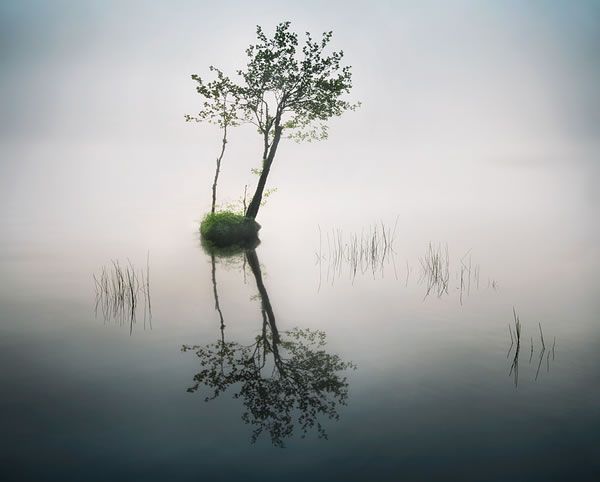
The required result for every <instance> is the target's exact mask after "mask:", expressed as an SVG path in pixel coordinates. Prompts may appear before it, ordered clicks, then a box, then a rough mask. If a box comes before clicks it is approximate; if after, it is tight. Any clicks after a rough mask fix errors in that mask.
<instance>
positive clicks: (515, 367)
mask: <svg viewBox="0 0 600 482" xmlns="http://www.w3.org/2000/svg"><path fill="white" fill-rule="evenodd" d="M513 322H514V329H513V328H512V327H511V324H510V323H509V325H508V332H509V334H510V347H509V348H508V353H507V354H506V358H510V356H511V353H512V351H513V348H514V347H515V344H516V349H515V352H514V355H513V357H512V362H511V365H510V371H509V373H508V376H510V377H513V378H514V383H515V387H517V386H518V385H519V354H520V351H521V331H522V325H521V320H520V318H519V316H518V315H517V312H516V310H515V308H514V307H513ZM538 327H539V330H540V350H539V360H538V364H537V370H536V372H535V380H536V381H537V379H538V377H539V375H540V369H541V367H542V361H543V359H544V355H546V371H547V372H548V373H549V372H550V356H551V355H552V361H554V350H555V348H556V337H554V340H553V343H552V347H551V348H548V350H546V342H545V340H544V332H543V330H542V324H541V323H538ZM533 354H534V343H533V336H532V337H531V350H530V352H529V364H531V362H532V360H533Z"/></svg>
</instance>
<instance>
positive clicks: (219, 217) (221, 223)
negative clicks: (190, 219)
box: [200, 211, 260, 247]
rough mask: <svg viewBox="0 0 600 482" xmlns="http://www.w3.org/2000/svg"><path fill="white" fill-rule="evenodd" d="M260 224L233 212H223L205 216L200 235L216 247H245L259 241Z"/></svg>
mask: <svg viewBox="0 0 600 482" xmlns="http://www.w3.org/2000/svg"><path fill="white" fill-rule="evenodd" d="M259 229H260V224H258V223H257V222H256V221H255V220H254V219H251V218H247V217H245V216H242V215H240V214H235V213H232V212H231V211H222V212H218V213H214V214H210V213H209V214H207V215H206V216H204V219H203V220H202V223H201V224H200V233H201V234H202V237H203V238H204V240H206V241H209V242H210V243H212V244H213V245H215V246H218V247H223V246H233V245H243V244H247V243H252V242H255V241H256V240H257V239H258V230H259Z"/></svg>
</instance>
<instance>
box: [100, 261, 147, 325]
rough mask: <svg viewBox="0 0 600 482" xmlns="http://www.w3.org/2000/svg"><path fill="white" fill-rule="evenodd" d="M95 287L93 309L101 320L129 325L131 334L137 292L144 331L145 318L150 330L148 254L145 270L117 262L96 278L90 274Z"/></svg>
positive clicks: (128, 263)
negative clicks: (142, 308)
mask: <svg viewBox="0 0 600 482" xmlns="http://www.w3.org/2000/svg"><path fill="white" fill-rule="evenodd" d="M93 278H94V284H95V288H96V307H95V312H96V314H98V309H100V311H101V313H102V316H103V318H104V321H108V320H111V319H112V320H115V321H117V322H119V323H120V324H121V325H125V324H128V325H129V333H130V334H131V333H132V331H133V325H134V324H135V323H136V319H137V310H138V308H139V296H140V293H141V295H142V298H143V307H144V329H145V328H146V319H147V320H148V323H149V326H150V328H152V303H151V299H150V253H148V256H147V258H146V269H145V270H144V269H139V270H138V269H136V268H135V267H134V266H133V264H132V263H131V261H129V260H127V264H124V265H121V263H120V262H119V261H118V260H114V261H111V264H110V265H108V267H106V266H104V267H103V268H102V271H101V273H100V275H99V276H96V275H95V274H94V275H93Z"/></svg>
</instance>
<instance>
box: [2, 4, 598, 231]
mask: <svg viewBox="0 0 600 482" xmlns="http://www.w3.org/2000/svg"><path fill="white" fill-rule="evenodd" d="M283 20H290V21H291V22H292V29H293V30H295V31H297V32H299V33H302V32H304V31H310V32H312V33H313V34H319V33H320V32H322V31H325V30H333V32H334V38H333V41H332V44H331V45H332V47H333V48H335V49H342V50H344V52H345V58H346V61H347V63H348V64H350V65H352V66H353V72H354V93H353V96H352V99H356V100H360V101H361V102H362V104H363V106H362V108H361V109H360V110H358V111H357V112H355V113H348V114H346V115H344V116H343V117H342V118H340V119H336V120H335V121H333V122H332V123H331V126H332V128H331V133H330V139H329V140H328V141H327V142H325V143H319V144H311V145H301V146H297V145H295V144H292V143H290V144H286V145H284V146H282V147H281V148H280V151H279V153H278V156H277V158H276V163H275V164H274V172H273V177H274V182H275V184H276V185H277V186H278V187H279V188H280V190H281V191H282V192H284V193H286V192H287V193H288V194H291V193H297V194H298V193H301V192H302V190H303V189H305V186H307V185H308V184H310V183H313V182H314V183H316V187H315V188H314V189H316V190H317V191H319V190H325V189H326V186H331V185H332V184H333V185H334V184H335V182H338V183H339V186H337V187H338V188H339V189H340V190H341V191H340V196H342V197H344V196H347V195H348V193H350V192H356V190H357V189H363V186H365V180H366V179H368V182H369V183H370V185H372V186H378V185H384V184H385V183H386V182H389V179H390V178H394V179H396V180H397V183H398V187H400V188H404V189H405V192H407V193H411V192H412V193H413V194H414V195H415V196H417V191H420V188H419V189H417V188H415V187H414V180H411V179H410V176H411V175H414V176H415V177H414V179H418V180H419V182H421V181H422V182H424V183H426V182H427V179H426V177H427V172H431V169H432V167H434V168H435V169H434V170H437V172H438V173H440V174H439V175H438V176H437V177H435V176H434V178H433V180H432V182H433V185H434V186H435V190H434V191H435V193H437V194H435V193H434V194H433V196H434V197H435V196H436V195H439V196H440V199H442V198H444V199H446V198H448V197H449V196H452V192H456V189H454V190H447V191H446V190H445V189H446V188H445V187H444V186H446V185H447V183H448V182H450V184H452V182H456V183H457V184H456V185H458V186H459V187H460V186H461V182H462V181H461V179H463V178H464V175H465V173H469V172H476V171H472V166H478V165H479V164H481V163H486V162H496V163H500V164H503V165H508V166H513V167H515V169H516V168H519V167H524V166H528V167H532V166H533V167H535V166H540V165H542V166H543V165H546V164H552V165H559V166H561V168H560V169H561V170H560V173H559V174H557V175H556V176H557V177H556V178H555V179H554V181H553V182H554V183H555V184H557V185H558V183H560V182H562V180H566V181H567V184H568V186H569V187H568V191H567V192H565V193H564V194H565V195H567V196H571V195H572V196H573V199H574V200H573V202H574V203H575V204H573V206H575V207H577V209H579V208H581V209H582V210H583V211H582V212H583V214H582V215H581V216H582V218H581V222H588V221H589V220H591V219H592V218H593V214H594V213H595V212H596V211H597V203H598V196H597V195H596V191H597V189H596V181H598V177H599V176H598V172H599V170H598V164H599V159H598V152H599V149H598V147H599V142H598V139H599V133H600V89H598V85H600V56H599V55H598V52H599V51H600V3H598V2H594V1H573V2H566V1H437V2H435V1H369V2H358V1H343V2H342V1H331V2H317V1H314V2H311V1H309V2H292V1H280V0H279V1H273V2H268V1H256V2H242V1H238V2H236V1H231V2H227V1H223V2H203V1H189V2H188V1H168V2H167V1H164V2H159V1H151V2H149V1H104V0H103V1H86V2H79V1H39V2H32V1H14V2H9V1H5V2H3V3H2V5H0V22H1V28H0V36H1V41H0V49H1V50H0V64H1V66H2V80H1V89H0V99H1V105H2V107H3V110H4V115H3V116H2V118H1V120H0V155H1V156H2V158H1V164H0V179H1V180H0V188H1V194H0V203H1V205H2V208H1V210H0V213H2V214H3V216H4V217H6V216H8V217H11V216H12V217H13V218H17V217H19V218H20V217H23V216H29V217H31V218H34V219H36V220H37V221H40V222H42V219H41V218H44V217H47V215H49V214H50V213H51V214H52V217H54V218H55V219H54V222H58V220H59V218H60V213H65V212H66V211H65V210H73V209H74V210H75V211H73V212H70V211H69V213H67V214H64V216H65V218H69V219H70V218H71V217H72V216H76V215H80V214H81V215H83V213H84V212H85V211H86V209H87V210H89V209H93V210H94V209H95V210H97V209H98V205H100V204H103V203H104V202H105V198H106V189H117V190H119V193H120V194H119V196H125V197H124V198H123V199H134V198H135V199H144V198H145V197H151V196H158V197H160V196H171V195H172V193H176V194H175V195H176V196H181V197H182V198H185V200H186V202H190V203H191V202H196V203H199V204H201V207H205V206H206V204H207V202H208V196H207V195H206V193H207V192H208V190H209V188H210V182H206V178H207V177H208V176H210V175H211V173H212V169H213V163H214V157H215V155H216V150H217V149H218V145H219V133H218V131H217V130H216V128H215V127H212V126H208V125H206V126H205V125H190V124H186V123H185V122H184V121H183V116H184V114H188V113H189V114H193V113H195V111H196V109H197V108H198V106H199V101H200V99H199V96H198V94H196V93H195V89H194V83H193V82H192V80H191V79H190V75H191V74H192V73H197V74H200V75H204V74H206V73H207V72H208V70H207V67H208V66H209V65H211V64H214V65H216V66H219V67H220V68H222V69H223V70H224V71H226V72H228V73H230V74H232V75H233V74H234V72H235V70H236V69H237V68H239V67H242V66H243V65H244V62H245V54H244V50H245V48H246V47H247V46H248V45H249V44H250V43H252V42H253V41H254V39H255V26H256V25H257V24H260V25H261V26H263V28H264V29H265V31H266V32H272V31H273V30H274V27H275V25H276V24H277V23H278V22H280V21H283ZM260 152H261V150H260V139H259V138H258V137H257V136H256V135H255V133H254V132H253V131H252V129H250V128H247V129H239V130H238V132H233V133H232V134H231V138H230V144H229V146H228V151H227V155H226V159H225V164H224V172H223V176H224V177H223V181H222V194H223V197H224V198H229V199H235V198H237V197H238V194H239V193H240V191H241V190H242V188H243V184H244V183H245V182H247V179H249V180H250V181H252V178H251V177H249V175H248V170H249V168H250V167H253V166H256V165H257V162H258V161H259V157H260ZM423 165H425V166H426V167H425V171H424V172H417V171H418V170H419V169H420V167H419V166H423ZM140 169H143V180H142V181H141V183H140V184H142V185H144V186H145V187H146V188H148V190H147V191H143V192H142V190H140V189H139V188H138V187H132V186H131V185H132V182H134V181H133V180H134V179H136V177H139V176H140ZM316 172H318V176H317V175H316ZM565 172H566V173H567V175H566V176H565V175H564V173H565ZM317 177H318V179H317ZM320 181H322V183H321V184H320V183H319V182H320ZM488 181H489V182H492V181H493V179H488ZM134 183H135V182H134ZM484 184H485V183H484ZM100 186H103V188H100ZM198 186H202V189H203V190H204V191H203V192H198V189H199V187H198ZM97 189H104V191H102V190H100V191H98V192H96V193H95V194H94V192H95V191H96V190H97ZM365 189H366V188H365ZM411 189H413V190H414V192H413V191H411ZM129 191H131V194H127V193H128V192H129ZM488 191H489V190H488ZM499 192H500V191H499ZM284 195H285V194H284ZM323 195H324V196H325V199H327V194H326V193H325V194H323ZM372 195H373V200H374V201H373V202H379V201H381V202H385V199H386V198H385V196H384V195H383V194H382V195H381V196H382V199H378V198H377V192H373V193H372ZM128 196H130V197H128ZM407 196H408V194H407ZM431 196H432V194H427V196H426V198H427V199H432V198H431ZM490 196H491V194H490ZM548 196H549V197H550V198H552V196H554V197H562V194H561V192H560V191H559V190H558V188H557V190H556V191H552V194H548ZM417 197H418V196H417ZM575 198H576V199H575ZM205 201H206V202H205ZM434 201H435V202H437V201H438V200H435V199H434ZM434 201H432V202H434ZM556 202H557V205H558V203H560V200H559V199H556ZM202 203H203V204H202ZM550 207H552V206H550ZM77 209H80V210H81V212H78V211H77ZM199 210H200V211H201V209H199ZM44 211H46V212H45V216H42V215H41V214H40V213H41V212H44ZM36 216H39V218H40V219H37V218H36ZM65 222H66V221H65ZM5 229H7V230H8V229H9V228H8V227H5Z"/></svg>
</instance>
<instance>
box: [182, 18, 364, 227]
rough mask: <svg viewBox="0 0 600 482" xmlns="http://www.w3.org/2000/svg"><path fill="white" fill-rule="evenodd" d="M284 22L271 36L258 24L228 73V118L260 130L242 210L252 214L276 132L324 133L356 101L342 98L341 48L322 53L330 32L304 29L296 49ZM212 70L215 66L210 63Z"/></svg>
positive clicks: (347, 75)
mask: <svg viewBox="0 0 600 482" xmlns="http://www.w3.org/2000/svg"><path fill="white" fill-rule="evenodd" d="M289 27H290V22H282V23H280V24H279V25H278V26H277V27H276V30H275V34H274V36H273V37H272V38H268V37H267V36H266V35H265V33H264V32H263V30H262V28H261V27H260V26H257V28H256V36H257V39H258V43H257V44H255V45H250V46H249V47H248V49H246V54H247V56H248V58H249V61H248V64H247V66H246V68H245V69H244V70H238V71H237V73H238V75H239V77H240V83H239V84H235V85H234V83H233V82H231V81H230V80H229V79H227V81H228V86H229V87H230V88H231V89H230V92H232V94H233V97H234V98H235V101H233V102H231V103H230V104H228V105H229V106H230V108H231V109H232V110H231V112H233V109H235V115H233V114H232V115H233V117H232V118H235V121H236V122H238V123H250V124H253V125H254V126H256V128H257V129H258V132H259V133H260V135H261V136H262V147H263V154H262V166H261V169H259V170H258V172H259V174H260V177H259V180H258V183H257V186H256V191H255V193H254V196H253V197H252V199H251V201H250V203H249V204H248V208H247V210H246V213H245V214H246V216H247V217H249V218H252V219H255V218H256V216H257V214H258V210H259V208H260V205H261V201H262V197H263V192H264V189H265V185H266V182H267V177H268V175H269V172H270V169H271V165H272V164H273V160H274V159H275V154H276V152H277V148H278V146H279V141H280V140H281V138H282V137H289V138H293V139H296V140H297V141H302V140H309V141H310V140H313V139H315V140H317V139H325V138H327V125H326V124H325V121H327V120H328V119H329V118H331V117H334V116H340V115H341V114H343V113H344V112H345V111H347V110H354V109H355V108H356V107H358V105H359V104H351V103H350V102H348V101H346V100H344V99H343V98H342V97H343V96H344V94H347V93H349V92H350V89H351V87H352V73H351V68H350V67H349V66H342V64H341V61H342V58H343V55H344V54H343V51H341V50H340V51H337V52H332V53H331V54H329V55H327V54H326V53H325V50H326V47H327V45H328V44H329V42H330V41H331V38H332V35H333V33H332V32H331V31H329V32H325V33H323V35H322V38H321V40H320V41H315V40H313V39H312V37H311V35H310V33H308V32H307V33H306V39H305V42H304V45H303V46H302V48H301V51H299V47H298V35H297V34H296V33H294V32H291V31H290V29H289ZM211 70H216V71H217V72H220V71H219V70H218V69H214V67H211ZM192 78H194V80H196V81H197V82H199V86H198V92H199V93H200V94H202V95H204V96H205V97H207V98H208V100H209V101H211V100H214V96H212V97H210V95H212V94H211V92H210V89H207V86H206V85H205V84H204V83H203V82H202V80H201V79H200V78H199V77H198V76H192ZM207 94H209V95H207ZM205 105H206V104H205Z"/></svg>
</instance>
